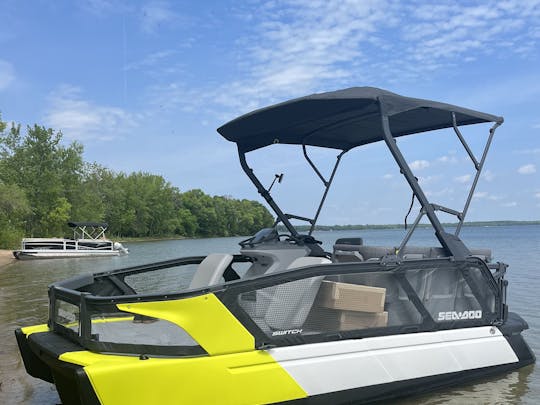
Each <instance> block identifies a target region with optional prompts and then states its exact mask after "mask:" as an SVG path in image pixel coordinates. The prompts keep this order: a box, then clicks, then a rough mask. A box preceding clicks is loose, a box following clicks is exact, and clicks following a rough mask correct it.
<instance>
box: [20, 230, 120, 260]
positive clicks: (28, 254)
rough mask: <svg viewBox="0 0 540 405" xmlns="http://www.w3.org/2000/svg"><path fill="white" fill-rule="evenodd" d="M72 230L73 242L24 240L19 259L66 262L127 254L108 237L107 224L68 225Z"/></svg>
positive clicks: (38, 239) (40, 239) (42, 239)
mask: <svg viewBox="0 0 540 405" xmlns="http://www.w3.org/2000/svg"><path fill="white" fill-rule="evenodd" d="M68 225H69V227H71V228H73V239H64V238H24V239H23V240H22V244H21V249H20V250H15V251H14V252H13V256H15V258H17V259H63V258H69V257H106V256H120V255H122V254H127V253H128V250H127V249H126V248H125V247H124V246H123V245H122V244H121V243H120V242H113V241H111V240H109V239H106V238H105V231H106V230H107V224H106V223H104V222H68Z"/></svg>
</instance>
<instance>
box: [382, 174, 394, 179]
mask: <svg viewBox="0 0 540 405" xmlns="http://www.w3.org/2000/svg"><path fill="white" fill-rule="evenodd" d="M393 177H394V175H393V174H390V173H387V174H385V175H384V176H383V179H385V180H390V179H392V178H393Z"/></svg>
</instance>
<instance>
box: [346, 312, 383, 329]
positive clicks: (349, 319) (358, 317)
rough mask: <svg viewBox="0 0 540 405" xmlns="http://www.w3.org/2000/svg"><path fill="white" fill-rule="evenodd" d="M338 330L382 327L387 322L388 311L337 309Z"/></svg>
mask: <svg viewBox="0 0 540 405" xmlns="http://www.w3.org/2000/svg"><path fill="white" fill-rule="evenodd" d="M339 312H340V313H339V314H338V321H339V330H352V329H365V328H383V327H385V326H386V325H387V324H388V312H386V311H384V312H358V311H339Z"/></svg>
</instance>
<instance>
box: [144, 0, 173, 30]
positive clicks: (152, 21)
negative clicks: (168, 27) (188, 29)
mask: <svg viewBox="0 0 540 405" xmlns="http://www.w3.org/2000/svg"><path fill="white" fill-rule="evenodd" d="M141 13H142V17H141V28H142V30H143V31H144V32H146V33H149V34H152V33H155V32H156V30H157V29H158V28H159V27H160V26H162V25H165V24H167V23H170V22H172V21H174V20H175V19H176V18H177V14H176V13H175V12H174V11H172V10H171V7H170V5H169V4H168V3H166V2H163V1H155V2H150V3H148V4H146V5H145V6H143V7H142V10H141Z"/></svg>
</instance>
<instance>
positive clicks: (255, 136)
mask: <svg viewBox="0 0 540 405" xmlns="http://www.w3.org/2000/svg"><path fill="white" fill-rule="evenodd" d="M452 113H455V117H456V124H457V126H461V125H469V124H478V123H483V122H496V123H499V124H501V123H502V122H503V118H502V117H497V116H494V115H490V114H485V113H482V112H478V111H473V110H469V109H467V108H463V107H458V106H455V105H451V104H445V103H439V102H436V101H430V100H422V99H418V98H411V97H403V96H400V95H398V94H395V93H391V92H389V91H386V90H382V89H378V88H375V87H351V88H349V89H344V90H338V91H332V92H328V93H320V94H312V95H310V96H305V97H300V98H296V99H294V100H289V101H285V102H283V103H279V104H275V105H273V106H270V107H265V108H261V109H259V110H255V111H252V112H250V113H248V114H245V115H242V116H241V117H238V118H236V119H234V120H232V121H230V122H228V123H227V124H225V125H223V126H222V127H220V128H218V132H219V133H220V134H221V135H223V136H224V137H225V138H226V139H228V140H229V141H232V142H236V143H237V144H238V148H239V150H240V151H241V152H249V151H252V150H255V149H259V148H262V147H265V146H268V145H271V144H273V143H285V144H294V145H311V146H320V147H325V148H334V149H342V150H349V149H351V148H354V147H356V146H360V145H365V144H368V143H372V142H378V141H381V140H383V129H382V118H383V117H385V116H386V117H388V118H389V123H390V130H391V132H392V135H393V136H394V137H398V136H403V135H409V134H414V133H419V132H425V131H431V130H436V129H441V128H449V127H452V126H453V117H452Z"/></svg>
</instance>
